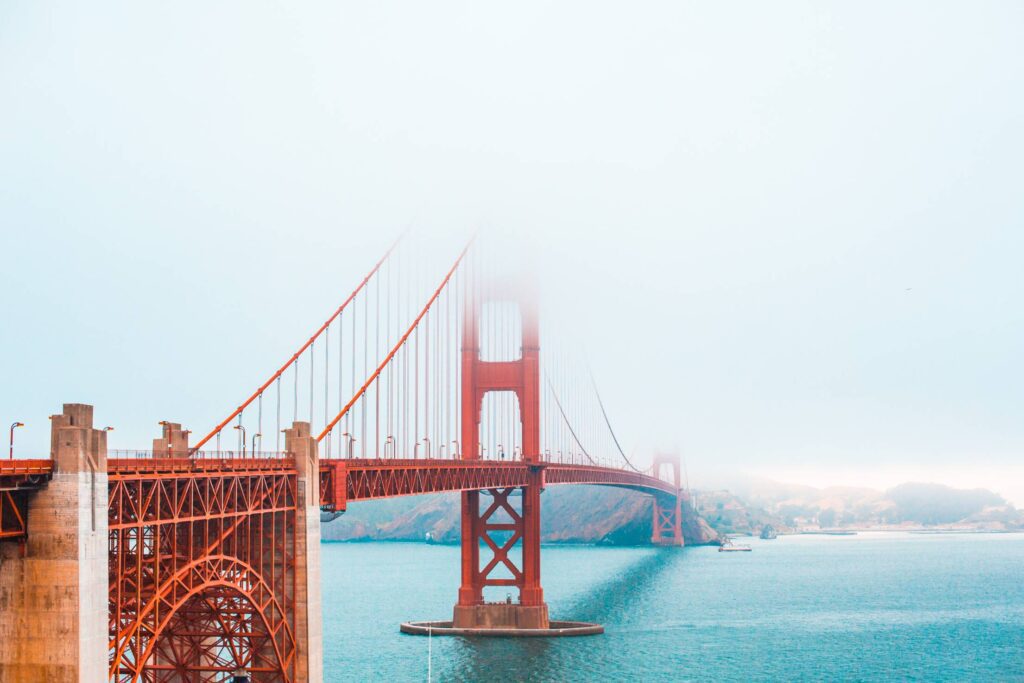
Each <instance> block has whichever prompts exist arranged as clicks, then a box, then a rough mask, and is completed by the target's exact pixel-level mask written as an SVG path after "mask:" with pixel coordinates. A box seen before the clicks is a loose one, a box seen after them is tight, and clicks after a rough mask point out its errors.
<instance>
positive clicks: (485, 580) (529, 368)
mask: <svg viewBox="0 0 1024 683" xmlns="http://www.w3.org/2000/svg"><path fill="white" fill-rule="evenodd" d="M509 289H511V288H509ZM491 296H492V297H493V295H491ZM508 299H512V300H513V301H514V303H516V304H518V308H519V314H520V318H521V321H522V322H521V330H522V344H521V352H520V354H519V358H518V359H516V360H505V361H485V360H482V359H481V355H480V319H481V310H482V305H483V304H484V303H486V301H485V300H484V299H482V298H481V297H480V295H478V294H477V295H474V296H469V297H467V300H466V311H465V319H464V323H463V335H462V449H461V450H462V458H463V459H464V460H476V459H479V458H480V418H481V412H482V409H483V400H484V395H485V394H487V393H488V392H492V391H494V392H500V391H511V392H514V393H515V395H516V398H517V399H518V402H519V416H520V425H519V426H520V428H521V430H522V431H521V434H520V437H521V438H520V443H521V444H522V445H523V447H522V459H523V461H525V462H526V463H528V464H532V465H533V466H530V467H529V468H528V475H527V481H528V483H527V485H526V486H523V487H521V493H522V506H521V510H520V511H519V512H517V511H516V510H515V509H514V507H513V506H512V505H511V503H510V502H509V496H510V495H511V494H512V493H513V492H514V491H515V489H514V488H501V489H489V490H488V491H487V493H489V494H490V504H489V505H488V506H487V508H486V509H485V510H481V509H480V503H481V492H480V491H466V492H463V494H462V586H461V588H459V601H458V603H457V604H456V605H455V610H454V616H453V626H454V627H455V628H534V629H538V628H539V629H546V628H548V626H549V620H548V606H547V604H546V603H545V602H544V589H543V588H541V584H540V492H541V488H542V487H543V486H544V465H543V463H541V461H540V335H539V331H538V323H537V307H536V297H535V296H533V295H528V294H525V293H524V292H523V290H522V289H517V290H516V291H515V292H514V293H511V292H509V293H508V296H507V297H506V299H505V301H507V300H508ZM490 303H492V304H493V303H498V301H497V300H495V299H493V298H492V299H490ZM504 517H507V518H509V520H510V521H505V520H504V519H503V518H504ZM495 531H498V532H506V533H509V532H510V535H508V537H507V540H505V541H504V542H501V543H499V541H498V540H495V539H494V538H493V537H492V536H491V533H492V532H495ZM504 537H505V535H504V534H503V535H502V536H501V538H504ZM481 542H483V543H484V544H485V545H486V547H487V548H489V549H490V551H491V558H490V560H489V561H488V562H487V564H486V565H484V566H483V567H481V566H480V548H481ZM516 543H521V548H522V562H521V565H522V566H516V564H515V562H514V560H513V558H511V557H510V556H509V553H510V552H511V551H512V550H513V548H514V547H515V545H516ZM500 567H503V568H505V569H507V570H508V572H509V573H511V575H512V576H511V578H499V577H496V576H492V574H494V573H496V572H495V570H499V568H500ZM499 571H500V570H499ZM487 586H506V587H511V586H515V587H517V588H518V589H519V601H518V603H515V604H513V603H511V602H503V603H486V602H484V595H483V591H484V588H485V587H487Z"/></svg>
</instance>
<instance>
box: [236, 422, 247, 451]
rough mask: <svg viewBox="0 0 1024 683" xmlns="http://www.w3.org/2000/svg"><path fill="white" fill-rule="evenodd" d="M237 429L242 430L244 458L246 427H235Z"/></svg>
mask: <svg viewBox="0 0 1024 683" xmlns="http://www.w3.org/2000/svg"><path fill="white" fill-rule="evenodd" d="M235 429H240V430H242V457H243V458H244V457H245V425H235Z"/></svg>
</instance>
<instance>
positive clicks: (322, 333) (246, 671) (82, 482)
mask: <svg viewBox="0 0 1024 683" xmlns="http://www.w3.org/2000/svg"><path fill="white" fill-rule="evenodd" d="M422 253H423V244H422V243H418V242H416V241H415V240H414V239H410V238H408V237H403V238H400V239H399V240H397V241H396V242H395V243H394V244H393V245H392V246H391V247H390V248H389V249H388V250H387V252H386V253H385V254H384V256H383V257H382V258H381V259H380V260H379V261H378V262H377V263H376V264H374V266H373V267H372V268H371V269H370V271H369V272H368V273H367V274H366V276H365V277H364V278H363V279H362V280H361V281H360V282H359V283H358V285H357V286H356V287H355V289H354V290H353V291H352V292H351V293H350V294H349V295H348V296H347V297H346V298H345V299H344V301H343V302H342V303H341V304H340V306H338V307H337V309H335V310H334V311H333V313H332V314H331V315H330V316H329V317H328V318H327V319H326V320H325V321H324V322H323V324H322V325H320V326H319V327H318V328H317V329H316V330H315V331H314V333H313V334H312V335H311V336H310V337H309V338H308V339H307V341H306V342H305V343H304V344H302V346H300V347H299V348H298V350H297V351H296V352H295V353H294V354H292V355H291V356H290V357H289V358H288V359H287V360H286V362H284V364H283V365H281V366H280V367H279V368H278V370H277V371H276V372H274V373H272V374H271V375H270V376H269V377H268V378H267V379H266V380H265V381H263V382H262V383H260V384H259V385H258V386H257V387H256V388H255V390H254V391H253V392H252V393H251V394H250V395H249V396H248V397H247V398H246V399H245V400H244V401H242V402H241V403H240V404H239V405H238V407H236V408H235V409H234V410H232V411H230V412H229V413H228V414H227V415H226V416H225V417H224V419H223V420H222V421H221V422H220V423H218V424H217V425H216V426H215V427H213V428H212V429H210V431H209V432H208V433H206V434H204V435H203V436H202V438H200V439H198V440H197V441H196V442H195V443H190V436H191V433H190V432H189V431H188V430H186V429H183V428H182V425H180V424H178V423H172V422H162V423H161V426H162V433H161V436H160V437H159V438H157V439H154V442H153V446H152V449H150V450H147V451H114V450H108V449H107V447H106V438H107V432H106V430H101V429H95V428H94V427H93V424H92V422H93V420H92V412H93V411H92V407H91V406H88V405H82V404H66V405H65V406H64V410H63V412H62V413H61V414H60V415H55V416H53V417H52V418H51V453H50V456H49V457H48V458H36V459H13V458H12V459H9V460H0V541H2V543H0V678H2V679H3V680H5V681H37V680H87V681H95V680H104V679H106V680H109V681H118V682H121V681H124V682H128V681H132V682H134V681H227V680H236V679H237V680H252V681H284V682H296V681H320V680H322V678H323V664H322V661H321V652H322V638H323V634H322V630H321V625H320V595H319V591H320V588H319V581H320V575H319V551H318V545H319V539H320V525H321V523H322V521H326V520H329V519H331V518H332V517H333V516H336V515H337V514H340V513H343V512H344V511H345V510H346V509H347V506H348V505H349V504H350V503H355V502H359V501H364V500H372V499H379V498H390V497H396V496H409V495H419V494H426V493H441V492H459V493H460V495H461V515H462V521H461V539H462V541H461V554H462V562H461V585H460V586H459V587H458V589H457V592H455V590H454V587H453V597H454V598H455V604H454V608H453V615H452V619H451V620H450V621H444V622H424V624H423V625H419V626H418V625H417V624H415V623H410V624H406V625H403V630H406V631H407V632H411V633H418V632H423V631H425V629H426V628H430V629H431V630H432V632H434V633H437V632H444V631H445V629H448V630H450V631H451V632H455V633H466V632H474V633H481V634H505V635H508V634H512V635H515V634H519V635H538V634H566V633H573V632H579V633H591V632H594V631H599V630H600V629H599V627H596V626H593V625H583V624H579V623H577V622H558V621H554V620H552V619H550V618H549V615H548V609H547V605H546V603H545V600H544V591H543V587H542V582H541V547H540V517H541V493H542V491H543V490H544V488H545V487H547V486H553V485H563V484H589V485H601V486H615V487H621V488H628V489H633V490H637V491H641V492H644V493H646V494H649V495H650V496H651V497H652V498H653V506H652V508H653V510H652V529H653V532H652V539H651V541H652V543H654V544H659V545H669V546H681V545H682V544H683V535H682V522H683V510H684V499H685V492H684V491H683V489H682V488H681V487H680V478H679V462H678V458H672V457H656V458H655V461H654V464H653V466H652V467H651V468H649V469H646V470H642V469H639V468H637V467H635V466H634V465H633V463H632V462H631V461H630V459H629V458H628V457H627V456H626V455H625V453H624V452H623V451H622V449H621V447H620V446H619V442H618V439H617V438H616V436H615V434H614V432H613V430H612V426H611V421H610V419H609V417H608V414H607V412H606V411H605V407H604V404H603V402H602V401H601V397H600V395H599V394H598V392H597V386H596V383H594V382H593V380H592V378H586V377H581V375H583V374H585V373H581V372H580V371H579V370H580V368H579V363H578V362H575V361H576V360H578V359H574V358H573V357H572V355H571V354H556V353H551V354H542V351H541V339H540V325H539V322H540V321H539V317H540V316H539V313H538V297H537V285H536V282H535V281H533V280H530V279H516V278H511V277H507V276H502V275H501V267H500V265H501V264H500V263H499V262H500V261H501V258H500V255H494V254H491V255H488V254H486V253H482V252H481V250H480V249H479V248H478V247H476V246H474V245H472V243H470V244H469V245H466V246H465V247H463V248H462V249H461V250H460V251H459V252H458V254H457V255H455V256H454V260H453V261H452V262H450V263H448V264H446V267H445V268H444V269H443V270H439V272H438V273H436V274H435V275H434V279H433V280H431V277H430V273H429V268H427V267H426V266H425V265H424V263H423V261H424V259H423V258H422ZM513 590H514V591H515V592H516V596H515V600H514V601H513V600H512V598H511V592H510V591H513ZM498 594H500V595H506V594H508V595H509V597H506V598H504V599H495V597H496V595H498ZM58 635H62V636H66V637H63V638H62V637H58Z"/></svg>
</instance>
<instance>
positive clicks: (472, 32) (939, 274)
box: [0, 0, 1024, 505]
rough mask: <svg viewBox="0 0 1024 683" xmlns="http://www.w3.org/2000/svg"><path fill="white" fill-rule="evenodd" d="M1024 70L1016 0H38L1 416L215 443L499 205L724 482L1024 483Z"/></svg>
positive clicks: (560, 290) (662, 426)
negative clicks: (327, 340) (350, 317)
mask: <svg viewBox="0 0 1024 683" xmlns="http://www.w3.org/2000/svg"><path fill="white" fill-rule="evenodd" d="M1022 93H1024V5H1022V4H1021V3H1020V2H1016V1H1007V2H933V1H928V2H857V3H843V2H786V3H765V2H741V3H693V2H640V3H622V2H617V3H609V2H559V3H547V2H527V3H505V4H498V3H479V2H462V3H457V2H449V3H442V2H432V3H421V2H373V3H352V2H343V3H327V2H324V3H304V4H303V6H302V7H301V8H296V7H294V6H293V4H286V3H249V2H245V3H242V2H238V3H220V4H218V5H217V6H216V7H214V6H211V5H210V4H209V3H198V2H197V3H170V4H166V3H164V4H155V3H128V2H125V3H89V4H76V3H52V4H51V3H38V2H15V1H12V0H6V1H5V2H3V3H0V230H2V237H3V251H2V253H3V263H2V266H0V312H2V313H0V315H2V318H0V320H2V322H0V330H2V334H0V368H2V372H0V381H2V387H3V388H2V390H0V423H2V424H3V425H5V426H6V425H7V424H9V423H10V422H11V421H13V420H15V419H20V420H23V421H25V422H27V423H28V426H27V427H26V428H24V429H22V430H20V432H19V434H18V443H19V444H20V448H19V452H24V453H26V454H27V453H28V452H30V451H34V452H39V453H43V452H46V451H47V449H48V429H49V426H48V422H47V420H46V417H47V416H48V415H49V414H51V413H54V412H59V407H60V404H61V403H62V402H65V401H82V402H90V403H94V404H96V406H97V411H98V417H97V419H98V420H99V421H100V422H102V423H104V424H112V425H114V426H116V428H117V431H115V433H114V435H113V437H112V440H111V443H112V445H113V446H116V447H122V448H129V447H141V448H145V447H147V446H148V444H149V440H150V439H151V438H152V437H153V436H154V435H156V432H157V431H158V427H157V426H156V423H157V421H158V420H160V419H172V420H179V421H183V422H185V423H186V424H187V425H188V426H190V427H193V428H194V429H196V430H197V431H199V430H202V429H203V428H205V427H208V426H210V425H211V424H212V423H214V422H215V421H216V420H217V419H219V418H220V417H222V414H223V413H224V412H225V411H226V410H228V409H230V408H231V407H233V406H235V405H237V404H238V402H239V401H240V400H241V399H242V398H244V395H245V394H246V392H247V390H249V389H251V387H252V385H253V384H254V383H255V382H257V381H258V380H259V379H261V376H263V375H265V374H267V373H268V372H269V371H270V370H272V369H273V368H274V367H276V365H278V364H279V363H280V362H281V361H283V359H284V358H285V357H286V356H287V354H289V353H290V352H291V350H292V347H293V346H294V345H295V344H296V343H297V342H299V341H301V340H302V339H303V338H304V337H305V336H306V335H308V332H309V331H310V329H311V328H312V327H313V326H314V325H315V324H316V323H318V322H320V321H321V320H322V319H323V318H324V316H325V314H326V313H327V312H328V311H329V310H330V309H331V308H332V307H333V306H335V305H337V303H338V301H339V299H340V297H341V296H342V295H343V294H344V293H346V292H347V291H348V290H349V289H351V287H352V285H353V284H354V283H355V282H356V281H357V280H358V278H359V277H361V275H362V274H363V272H364V271H365V270H366V269H367V267H368V266H369V265H370V264H371V263H372V262H373V261H374V260H375V258H376V256H377V255H378V254H379V252H380V251H381V250H382V249H383V248H384V247H385V246H386V244H387V243H388V242H389V241H390V240H391V239H392V238H393V237H394V235H396V234H397V233H398V232H400V231H401V230H402V229H403V228H404V227H405V226H407V225H409V224H410V223H411V224H413V225H414V227H415V229H417V230H420V231H428V232H429V231H444V232H446V233H447V234H452V233H454V234H458V233H460V232H468V231H470V230H472V229H473V228H475V227H477V226H480V225H483V226H488V227H490V228H491V230H492V231H494V232H497V233H499V234H501V235H503V236H504V239H506V240H509V241H517V242H522V243H526V244H532V245H533V249H534V250H535V253H536V254H537V258H538V260H539V262H540V264H541V265H542V272H543V274H544V275H543V277H544V279H545V282H546V285H545V287H546V289H545V294H546V296H547V297H548V300H549V302H551V304H552V305H551V308H552V310H563V311H566V314H567V315H568V311H569V310H570V309H568V308H562V309H559V306H558V304H559V302H567V301H569V302H572V307H571V315H572V320H573V324H572V327H573V329H575V330H576V332H577V333H578V334H579V337H580V339H582V340H584V342H583V343H584V344H585V346H586V350H585V352H586V354H587V356H588V358H589V359H590V363H591V365H592V366H593V367H594V372H595V374H596V375H597V377H598V379H599V381H600V382H601V384H602V387H603V391H604V393H605V399H606V403H607V404H608V408H609V411H610V412H611V413H612V415H613V416H614V418H615V420H616V423H617V429H618V431H619V432H620V436H621V437H622V439H623V440H624V441H625V442H627V443H628V444H629V445H630V446H633V445H636V446H639V447H640V448H641V451H644V450H645V449H646V450H647V451H649V449H651V448H654V447H669V446H672V445H676V444H677V445H678V446H679V447H680V448H681V449H682V451H683V453H684V454H685V456H686V458H687V461H688V463H689V468H690V474H691V478H692V479H693V480H694V483H700V482H701V480H702V479H703V480H705V481H708V482H710V481H712V480H718V479H720V478H721V476H720V475H722V474H723V473H728V472H733V471H746V472H753V473H761V474H766V475H769V476H773V477H775V478H779V479H784V480H788V481H800V482H808V483H815V484H829V483H833V484H867V485H874V486H888V485H891V484H894V483H897V482H899V481H902V480H905V479H917V480H935V481H941V482H943V483H948V484H953V485H970V486H988V487H991V488H994V489H996V490H998V491H1000V492H1002V493H1003V494H1004V495H1007V496H1010V497H1012V498H1013V499H1014V500H1015V502H1017V503H1018V504H1022V505H1024V464H1022V463H1024V458H1022V455H1024V419H1022V418H1024V361H1022V353H1024V312H1022V306H1021V301H1022V298H1024V277H1022V267H1021V263H1022V261H1024V195H1022V188H1024V171H1022V162H1021V160H1022V159H1024V95H1022ZM5 440H6V439H5Z"/></svg>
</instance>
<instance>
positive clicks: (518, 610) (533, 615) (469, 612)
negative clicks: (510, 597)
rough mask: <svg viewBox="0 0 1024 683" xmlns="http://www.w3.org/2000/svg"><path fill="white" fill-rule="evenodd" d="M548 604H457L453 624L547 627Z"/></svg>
mask: <svg viewBox="0 0 1024 683" xmlns="http://www.w3.org/2000/svg"><path fill="white" fill-rule="evenodd" d="M550 623H551V622H550V620H549V619H548V606H547V604H541V605H516V604H513V603H506V602H492V603H483V604H481V605H455V609H454V610H453V614H452V625H453V627H455V628H468V629H485V628H501V629H510V628H511V629H518V628H529V629H537V628H540V629H546V628H548V627H549V626H550Z"/></svg>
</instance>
